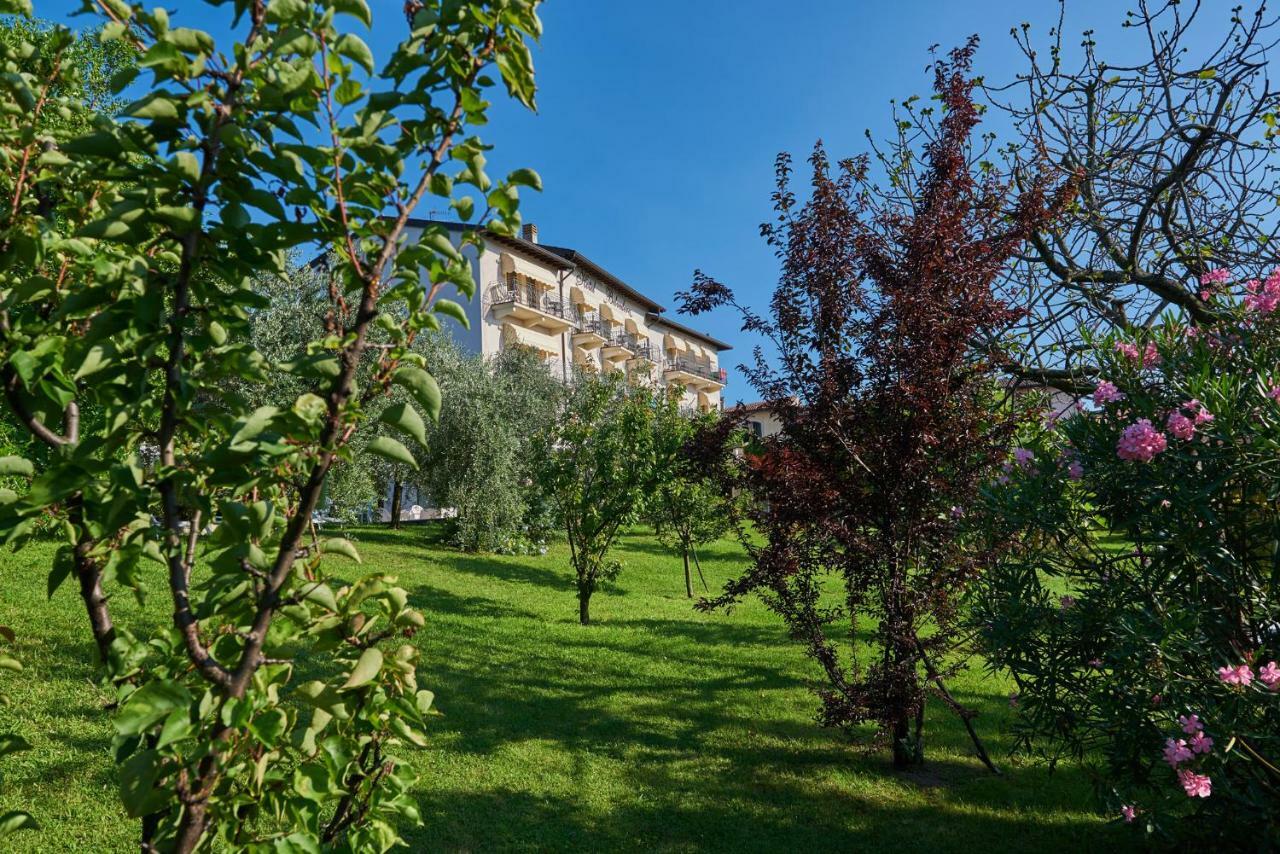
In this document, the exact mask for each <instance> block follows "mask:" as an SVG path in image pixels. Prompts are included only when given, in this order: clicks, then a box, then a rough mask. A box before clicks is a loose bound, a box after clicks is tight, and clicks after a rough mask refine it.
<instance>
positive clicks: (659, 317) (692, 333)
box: [645, 312, 733, 350]
mask: <svg viewBox="0 0 1280 854" xmlns="http://www.w3.org/2000/svg"><path fill="white" fill-rule="evenodd" d="M645 319H646V320H648V321H649V322H650V323H657V324H660V325H662V326H667V327H670V328H671V329H674V330H675V331H676V332H679V333H680V334H682V335H688V336H689V337H690V338H697V339H698V340H699V341H704V342H706V343H707V344H710V345H711V346H712V347H715V348H716V349H717V350H732V349H733V345H732V344H726V343H725V342H723V341H721V340H720V339H719V338H712V337H711V336H710V335H708V334H706V333H705V332H699V331H698V330H696V329H692V328H690V327H688V326H685V325H684V324H683V323H677V322H676V321H674V320H672V319H671V318H669V317H667V316H666V315H665V314H658V313H656V312H650V313H649V314H647V315H645Z"/></svg>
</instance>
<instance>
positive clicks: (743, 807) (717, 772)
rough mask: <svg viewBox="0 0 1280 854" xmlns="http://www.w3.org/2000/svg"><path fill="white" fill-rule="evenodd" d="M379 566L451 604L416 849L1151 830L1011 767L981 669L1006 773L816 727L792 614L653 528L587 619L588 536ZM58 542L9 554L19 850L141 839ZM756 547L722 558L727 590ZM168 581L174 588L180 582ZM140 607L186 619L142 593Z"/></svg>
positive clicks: (401, 549) (714, 550) (420, 551)
mask: <svg viewBox="0 0 1280 854" xmlns="http://www.w3.org/2000/svg"><path fill="white" fill-rule="evenodd" d="M350 535H351V536H352V537H353V538H354V539H356V540H358V542H359V544H360V548H361V551H362V554H363V557H364V559H365V569H370V570H372V569H381V570H383V571H386V572H389V573H391V574H394V575H397V576H399V579H400V583H401V584H402V585H403V586H404V587H405V588H407V589H408V590H410V591H411V593H412V596H413V601H414V604H416V605H418V606H419V607H421V608H423V609H424V610H425V611H426V613H427V617H428V624H427V628H426V629H425V630H424V631H422V632H420V633H419V634H418V635H417V637H416V638H415V642H416V643H418V644H419V646H420V647H421V649H422V650H423V652H424V653H425V655H424V660H423V661H424V664H423V677H422V681H423V684H424V685H425V687H429V688H431V689H432V690H434V691H435V692H436V697H437V701H436V705H437V708H438V709H439V710H440V711H441V712H442V713H443V716H442V717H439V718H436V719H435V727H434V728H435V734H434V738H433V742H432V746H431V747H430V748H429V749H427V750H425V751H421V752H419V753H417V754H416V755H415V762H416V763H417V766H418V769H417V770H418V771H419V772H420V774H421V778H422V781H421V784H420V791H421V796H422V808H423V814H424V817H425V819H426V824H425V826H423V827H421V828H411V829H408V830H407V832H406V838H407V839H408V841H409V843H410V845H411V847H412V849H413V850H442V851H456V852H463V851H493V850H515V851H519V850H527V851H532V850H562V851H565V850H578V851H583V850H585V851H609V850H617V851H623V850H658V851H721V850H734V851H854V850H856V851H894V852H906V851H930V852H944V851H986V852H992V851H1037V852H1043V851H1078V850H1096V849H1100V848H1102V847H1104V846H1106V847H1110V848H1113V849H1123V848H1125V847H1126V846H1127V845H1128V843H1129V839H1130V838H1129V837H1128V836H1127V835H1126V834H1123V833H1120V832H1118V829H1117V828H1116V827H1115V826H1114V825H1109V824H1108V823H1106V822H1104V821H1103V820H1102V819H1100V818H1098V817H1097V816H1096V815H1094V814H1093V813H1092V812H1091V810H1090V802H1089V793H1088V785H1087V783H1086V781H1085V780H1084V778H1083V776H1082V775H1081V774H1080V773H1079V772H1077V771H1073V770H1059V771H1058V772H1057V773H1055V774H1052V775H1051V774H1049V773H1048V772H1047V770H1046V769H1044V768H1043V767H1039V766H1035V765H1021V764H1017V763H1013V762H1010V761H1009V760H1008V759H1006V758H1005V757H1004V756H1003V754H1004V753H1005V752H1006V751H1007V748H1008V739H1007V738H1006V737H1005V736H1004V734H1003V732H1002V729H1003V725H1004V724H1005V722H1006V721H1007V716H1008V714H1009V710H1008V707H1007V700H1006V697H1007V694H1008V690H1009V688H1008V686H1007V685H1005V684H1003V683H1000V682H998V681H993V680H990V679H988V678H986V677H984V676H983V675H982V674H981V673H980V672H976V671H975V672H970V673H968V674H966V675H965V676H963V677H961V678H960V679H958V680H957V681H956V682H955V683H954V685H953V686H952V688H953V690H954V692H955V693H956V694H957V695H958V696H959V698H960V699H961V700H962V701H963V702H966V703H969V704H971V705H973V706H976V707H978V708H980V709H982V711H983V715H982V717H981V718H979V725H980V726H981V728H982V730H983V732H984V733H985V734H986V737H987V739H988V746H989V747H990V748H992V749H993V750H994V751H995V753H996V755H997V756H998V757H999V758H1000V759H1001V761H1002V763H1003V764H1004V765H1005V766H1006V772H1007V775H1006V776H1005V777H1001V778H997V777H993V776H991V775H989V774H987V773H986V772H985V771H984V770H983V769H982V768H981V766H980V765H979V764H978V762H977V760H976V759H974V758H973V757H972V756H971V751H970V749H969V745H968V742H967V740H966V739H965V736H964V732H963V729H962V728H961V726H960V725H959V724H958V722H956V721H955V720H954V719H953V718H952V717H951V716H950V715H949V714H947V713H946V712H945V711H944V710H942V709H940V708H936V707H934V708H931V710H930V712H931V713H930V715H929V720H928V728H927V738H928V742H927V745H926V749H927V753H928V758H929V761H928V765H927V767H926V768H925V769H924V770H923V771H920V772H915V773H912V774H908V775H901V774H896V773H894V772H893V771H892V770H891V769H890V768H889V767H888V764H887V761H886V759H885V755H884V753H883V752H882V751H869V750H866V749H864V748H861V747H859V746H857V745H855V744H851V743H850V742H849V741H848V740H847V739H845V738H844V737H842V736H841V735H840V734H838V733H835V732H831V731H824V730H821V729H819V728H817V727H816V726H815V725H814V724H813V722H812V716H813V713H814V711H815V708H816V701H815V699H814V698H813V696H812V695H811V694H810V693H809V691H808V689H807V687H806V680H807V679H809V678H812V677H813V675H814V671H813V669H812V668H811V667H810V666H809V664H808V662H807V661H806V660H805V658H804V656H803V655H802V653H801V650H800V649H799V648H798V647H797V646H796V645H794V644H793V643H790V642H789V641H788V640H787V639H786V637H785V634H784V632H783V631H782V629H781V628H780V626H779V623H778V621H777V620H776V619H774V618H773V617H771V615H770V614H769V613H768V612H767V611H766V610H765V609H764V608H763V607H762V606H761V605H760V604H759V603H758V602H754V601H753V602H750V603H747V604H745V605H744V606H742V607H740V608H738V609H737V610H735V611H734V612H733V613H732V614H727V615H726V614H714V615H704V614H698V613H695V612H694V611H693V610H692V609H691V607H690V605H689V601H688V600H687V599H685V597H684V591H683V579H682V577H681V569H680V564H679V561H678V559H676V558H674V557H672V556H671V555H669V554H667V553H665V552H664V551H663V550H662V548H661V547H660V546H659V545H658V544H657V543H656V541H655V540H654V539H653V538H652V537H651V536H647V535H645V534H643V533H640V532H636V533H633V534H630V535H628V536H626V537H625V538H624V540H623V541H622V543H621V547H620V549H619V552H620V554H619V557H621V558H622V559H623V562H624V566H625V568H624V571H623V574H622V576H621V578H620V580H619V583H618V584H617V585H616V586H615V587H613V588H612V589H611V590H609V591H606V592H603V593H599V594H597V595H596V597H595V599H594V600H593V602H592V614H593V617H594V618H595V619H596V620H597V623H596V624H595V625H593V626H590V627H582V626H580V625H578V624H577V606H576V601H575V599H574V595H573V592H572V585H571V584H570V580H569V573H568V569H567V560H566V550H565V549H564V548H563V547H561V548H553V549H552V550H551V552H550V553H549V554H547V555H545V556H543V557H536V558H531V557H495V556H473V555H465V554H460V553H457V552H453V551H450V550H448V549H444V548H441V547H439V546H437V545H435V544H434V543H433V542H431V540H430V536H431V529H428V528H422V527H419V528H411V529H408V530H405V531H403V532H389V531H384V530H380V529H373V528H369V529H357V530H354V531H352V532H350ZM51 555H52V550H51V549H50V548H48V547H46V546H40V545H36V546H31V547H28V548H27V549H25V550H24V551H22V552H20V553H19V554H17V555H4V556H3V557H0V574H2V575H0V577H2V578H3V584H4V590H5V594H4V600H3V602H2V603H0V624H5V625H10V626H12V627H13V628H14V629H15V630H16V631H17V632H18V634H19V646H18V653H19V655H20V657H21V658H22V659H23V661H24V662H25V664H26V666H27V669H26V671H25V672H24V673H23V674H22V675H21V677H20V678H19V679H17V680H14V679H6V680H4V683H5V684H4V685H3V688H4V690H5V691H6V693H8V694H9V696H10V699H11V700H12V701H13V704H12V705H11V706H8V707H0V731H6V730H17V731H19V732H21V733H24V734H25V735H27V737H28V738H29V740H30V741H31V742H32V743H33V745H34V748H35V749H34V750H32V751H31V752H29V753H25V754H20V755H18V756H13V757H9V758H7V759H6V760H5V761H4V762H3V763H0V764H2V765H3V768H2V770H3V771H4V774H5V777H4V781H3V783H2V784H0V812H3V811H4V810H6V809H11V808H14V807H16V806H18V805H25V806H26V807H27V808H29V809H31V810H32V811H33V812H34V813H36V815H37V817H38V819H39V820H40V822H41V823H42V824H43V825H44V830H43V831H42V832H41V833H39V834H23V835H19V836H16V837H11V838H10V840H9V842H8V844H9V845H10V846H12V850H22V851H69V850H86V851H88V850H92V851H129V850H136V843H135V838H134V833H135V826H134V825H133V824H132V823H131V822H128V821H127V820H126V819H125V817H124V816H123V813H122V811H121V810H120V808H119V807H118V806H117V797H116V794H115V787H114V782H113V777H112V772H111V764H110V759H109V756H108V745H109V740H110V725H109V722H108V719H107V716H106V715H105V714H104V713H103V712H102V711H101V709H102V706H103V704H104V702H105V700H106V697H105V695H103V694H102V693H101V692H99V691H98V690H97V689H96V688H95V687H94V686H93V684H92V681H91V680H92V675H93V671H92V668H91V665H90V662H91V656H92V651H91V649H90V645H89V644H88V643H87V642H86V638H87V633H86V630H85V628H84V616H83V614H82V612H81V610H80V607H79V601H78V599H76V598H75V596H74V590H73V587H74V585H73V584H70V583H68V584H67V585H65V586H64V588H63V589H62V590H60V591H59V592H58V593H57V595H56V596H55V597H54V599H53V601H52V602H49V601H46V599H45V596H44V593H43V591H44V587H45V577H46V575H47V572H48V566H49V560H50V557H51ZM741 560H742V556H741V552H740V551H739V549H738V548H737V547H736V546H735V545H733V544H732V543H728V542H724V543H719V544H716V545H715V546H713V547H711V548H709V549H707V550H706V554H705V555H704V561H703V564H704V567H705V568H706V570H707V572H708V580H709V581H710V582H711V584H712V585H713V589H714V588H715V587H716V586H717V585H719V584H720V583H722V582H723V581H724V580H725V579H726V578H728V577H729V576H730V574H732V573H733V572H734V570H735V568H736V567H737V566H739V565H740V563H741ZM157 583H158V582H157ZM115 607H116V613H117V622H118V623H123V624H125V625H129V626H132V627H136V628H145V627H147V626H154V625H156V624H157V623H158V622H159V621H162V620H163V619H165V615H164V612H163V601H162V599H161V597H159V596H157V597H156V598H155V599H154V600H153V601H151V602H149V603H148V605H147V607H146V608H139V607H137V606H136V605H135V604H133V603H132V601H131V600H130V601H125V599H124V598H123V597H121V598H120V599H119V600H118V601H117V603H116V606H115Z"/></svg>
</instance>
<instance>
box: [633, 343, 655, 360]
mask: <svg viewBox="0 0 1280 854" xmlns="http://www.w3.org/2000/svg"><path fill="white" fill-rule="evenodd" d="M631 358H633V359H644V360H645V361H646V362H654V361H657V360H656V359H654V358H653V344H652V343H651V342H650V341H649V340H648V339H644V340H637V341H636V342H635V346H634V348H633V349H632V351H631Z"/></svg>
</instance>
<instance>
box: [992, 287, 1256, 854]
mask: <svg viewBox="0 0 1280 854" xmlns="http://www.w3.org/2000/svg"><path fill="white" fill-rule="evenodd" d="M1202 283H1203V288H1204V289H1205V293H1204V295H1203V296H1204V298H1205V299H1206V300H1207V301H1208V304H1209V305H1211V306H1212V308H1213V311H1214V314H1215V321H1216V322H1215V323H1213V324H1211V325H1192V326H1187V325H1183V324H1182V323H1180V322H1178V321H1177V320H1176V319H1175V318H1173V317H1172V316H1170V317H1167V318H1165V319H1164V321H1163V322H1162V323H1159V324H1158V325H1155V326H1154V327H1153V328H1151V329H1149V330H1147V331H1146V332H1144V333H1143V334H1141V335H1139V336H1137V337H1132V338H1117V337H1106V338H1102V339H1099V340H1096V341H1091V342H1090V345H1091V347H1092V354H1093V357H1094V360H1095V363H1096V366H1097V368H1098V369H1099V375H1100V377H1101V378H1102V379H1101V380H1100V381H1099V382H1098V384H1097V388H1096V390H1095V391H1094V392H1093V394H1092V398H1091V400H1090V402H1089V404H1088V405H1087V406H1081V407H1080V408H1079V409H1078V411H1074V412H1072V413H1070V414H1069V415H1068V416H1067V417H1065V418H1062V419H1060V420H1059V421H1058V422H1057V423H1056V424H1047V425H1044V426H1042V427H1040V428H1038V429H1034V430H1031V431H1029V432H1028V434H1027V435H1026V436H1025V437H1024V441H1023V443H1022V445H1021V446H1020V447H1018V448H1017V449H1015V450H1014V452H1013V454H1012V456H1011V458H1010V460H1009V463H1008V465H1007V466H1006V473H1005V474H1003V475H1001V476H1000V477H999V479H998V482H997V483H995V484H993V485H992V488H991V490H990V491H989V493H988V497H989V499H990V502H991V503H992V505H993V508H994V509H995V510H996V511H997V515H998V516H999V517H1002V518H1003V519H1004V524H1005V526H1006V527H1005V528H1004V529H1003V530H997V531H993V535H995V536H999V537H1009V538H1012V539H1014V540H1015V541H1016V542H1017V548H1016V549H1014V550H1013V551H1012V552H1010V553H1008V555H1009V556H1008V557H1007V558H1006V559H1005V560H1002V561H1000V562H998V563H997V564H996V565H995V566H993V568H992V569H991V570H990V572H989V573H988V575H987V578H986V583H985V585H984V586H983V588H982V592H981V595H979V596H978V597H977V601H976V609H975V618H976V620H977V628H978V630H979V633H980V636H981V638H982V639H983V642H984V645H985V648H986V650H987V654H988V656H989V660H990V666H991V667H992V668H993V669H997V670H1008V671H1009V672H1010V673H1012V674H1013V677H1014V679H1015V680H1016V681H1017V685H1018V688H1017V692H1016V694H1015V696H1013V697H1011V703H1013V704H1015V705H1016V706H1017V709H1018V712H1019V714H1018V723H1017V727H1018V733H1019V736H1020V741H1021V744H1022V746H1023V747H1024V748H1027V749H1032V750H1035V751H1038V752H1041V753H1043V754H1045V755H1048V756H1050V757H1052V758H1054V759H1060V758H1064V757H1074V758H1076V759H1083V760H1085V761H1088V762H1091V763H1096V764H1097V765H1098V778H1099V781H1100V788H1101V796H1102V798H1103V799H1104V801H1105V802H1106V803H1107V804H1108V805H1109V808H1110V809H1111V810H1113V811H1114V814H1115V815H1116V816H1117V817H1118V818H1119V819H1120V820H1123V821H1126V822H1130V823H1132V824H1133V825H1134V826H1135V827H1138V828H1141V829H1142V830H1144V831H1145V832H1147V833H1149V834H1151V835H1152V836H1153V838H1154V839H1156V840H1159V841H1162V842H1164V843H1172V844H1178V845H1184V846H1185V845H1189V844H1191V843H1192V841H1195V840H1198V841H1209V840H1212V841H1214V842H1217V843H1220V844H1227V845H1230V846H1234V847H1239V848H1241V849H1244V848H1248V849H1250V850H1264V849H1270V848H1274V847H1276V846H1280V665H1278V664H1277V661H1280V599H1278V598H1277V597H1278V595H1280V311H1277V305H1278V304H1280V273H1273V274H1272V275H1271V276H1270V277H1268V278H1267V279H1265V280H1263V281H1248V282H1242V283H1233V281H1232V277H1231V274H1230V273H1228V272H1225V271H1213V272H1209V273H1206V274H1205V275H1204V277H1203V279H1202Z"/></svg>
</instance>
